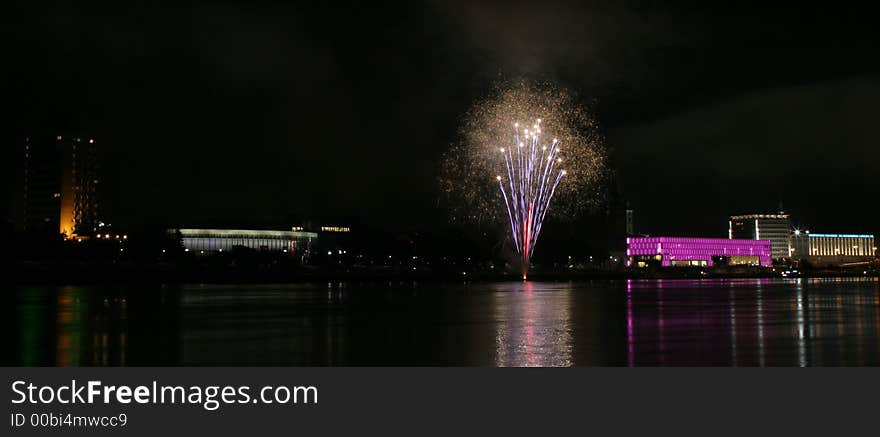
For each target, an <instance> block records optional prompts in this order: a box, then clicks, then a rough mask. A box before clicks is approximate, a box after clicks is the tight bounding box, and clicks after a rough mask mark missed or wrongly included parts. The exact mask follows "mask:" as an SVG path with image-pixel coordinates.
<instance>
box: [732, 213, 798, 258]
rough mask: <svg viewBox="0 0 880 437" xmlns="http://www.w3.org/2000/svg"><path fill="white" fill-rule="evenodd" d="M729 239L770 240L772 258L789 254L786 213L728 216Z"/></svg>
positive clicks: (789, 242) (788, 222)
mask: <svg viewBox="0 0 880 437" xmlns="http://www.w3.org/2000/svg"><path fill="white" fill-rule="evenodd" d="M728 233H729V235H728V237H729V238H731V239H734V238H740V239H749V240H770V243H771V245H772V249H773V259H782V258H789V257H790V256H791V221H790V219H789V216H788V214H783V213H779V214H748V215H735V216H732V217H730V222H729V231H728Z"/></svg>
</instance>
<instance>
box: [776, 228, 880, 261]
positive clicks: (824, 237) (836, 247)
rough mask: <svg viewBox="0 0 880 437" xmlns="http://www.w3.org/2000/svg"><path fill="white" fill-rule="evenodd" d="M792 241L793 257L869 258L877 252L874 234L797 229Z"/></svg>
mask: <svg viewBox="0 0 880 437" xmlns="http://www.w3.org/2000/svg"><path fill="white" fill-rule="evenodd" d="M792 242H793V246H794V251H793V254H792V257H794V258H798V259H805V258H806V259H809V258H823V257H825V258H829V257H842V258H869V257H873V256H875V255H876V254H877V248H876V247H875V246H874V236H873V235H870V234H811V233H810V232H808V231H806V232H801V231H796V232H795V235H794V237H793V238H792Z"/></svg>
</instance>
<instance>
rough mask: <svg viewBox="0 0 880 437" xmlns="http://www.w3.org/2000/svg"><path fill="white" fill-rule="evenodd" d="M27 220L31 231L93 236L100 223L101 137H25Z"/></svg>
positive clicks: (27, 228) (26, 223) (25, 204)
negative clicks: (98, 193)
mask: <svg viewBox="0 0 880 437" xmlns="http://www.w3.org/2000/svg"><path fill="white" fill-rule="evenodd" d="M24 157H25V159H24V162H25V165H24V214H23V221H24V223H23V225H24V228H25V230H27V231H30V232H46V233H61V234H64V236H65V237H66V238H73V237H74V236H90V235H92V234H93V233H94V232H95V229H96V227H97V224H98V197H97V191H98V158H97V149H96V146H95V140H94V139H93V138H87V137H79V136H75V135H74V136H63V135H58V136H55V137H48V138H39V137H29V138H26V139H25V147H24Z"/></svg>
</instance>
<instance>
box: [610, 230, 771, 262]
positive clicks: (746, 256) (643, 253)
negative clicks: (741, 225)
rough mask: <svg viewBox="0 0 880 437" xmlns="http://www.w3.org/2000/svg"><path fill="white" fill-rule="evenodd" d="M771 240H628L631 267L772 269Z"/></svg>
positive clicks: (642, 238)
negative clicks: (657, 265)
mask: <svg viewBox="0 0 880 437" xmlns="http://www.w3.org/2000/svg"><path fill="white" fill-rule="evenodd" d="M771 254H772V252H771V248H770V240H740V239H727V238H680V237H639V238H634V237H631V238H627V239H626V259H627V261H626V263H627V265H628V266H635V267H645V266H648V265H650V264H659V265H661V266H664V267H666V266H705V267H711V266H713V265H715V264H722V263H723V264H727V265H753V266H764V267H770V266H771V265H772V259H771Z"/></svg>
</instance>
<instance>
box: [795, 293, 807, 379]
mask: <svg viewBox="0 0 880 437" xmlns="http://www.w3.org/2000/svg"><path fill="white" fill-rule="evenodd" d="M795 290H797V345H798V366H800V367H806V366H807V347H806V341H805V339H804V285H803V283H802V282H801V279H800V278H798V279H797V280H796V282H795Z"/></svg>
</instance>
